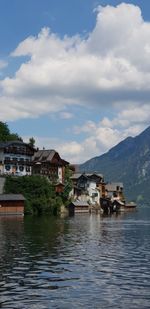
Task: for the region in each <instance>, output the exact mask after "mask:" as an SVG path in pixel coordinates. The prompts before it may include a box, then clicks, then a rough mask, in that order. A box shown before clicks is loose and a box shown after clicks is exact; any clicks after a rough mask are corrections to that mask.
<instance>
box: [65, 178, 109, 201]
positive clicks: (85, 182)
mask: <svg viewBox="0 0 150 309" xmlns="http://www.w3.org/2000/svg"><path fill="white" fill-rule="evenodd" d="M71 179H72V182H73V190H72V192H71V194H70V195H71V196H72V197H73V199H74V200H80V201H85V202H89V203H90V204H99V203H100V197H101V196H102V195H103V191H105V188H104V179H103V175H101V174H96V173H82V174H81V173H74V174H73V176H72V177H71Z"/></svg>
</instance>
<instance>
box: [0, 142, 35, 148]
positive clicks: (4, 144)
mask: <svg viewBox="0 0 150 309" xmlns="http://www.w3.org/2000/svg"><path fill="white" fill-rule="evenodd" d="M14 144H15V145H18V146H28V147H30V148H32V149H33V147H32V146H31V145H29V144H28V143H24V142H22V141H19V140H16V141H15V140H14V141H7V142H2V141H0V148H2V149H3V148H5V147H9V146H11V145H14Z"/></svg>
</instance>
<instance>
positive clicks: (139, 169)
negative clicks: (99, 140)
mask: <svg viewBox="0 0 150 309" xmlns="http://www.w3.org/2000/svg"><path fill="white" fill-rule="evenodd" d="M80 171H82V172H83V171H86V172H91V171H92V172H93V171H95V172H100V173H102V174H103V175H104V178H105V181H108V182H110V181H112V182H123V183H124V188H125V195H126V197H127V199H132V200H137V201H142V202H149V200H150V189H149V188H150V127H148V128H147V129H146V130H145V131H143V132H142V133H141V134H140V135H138V136H136V137H128V138H126V139H125V140H123V141H122V142H120V143H119V144H118V145H116V146H115V147H113V148H112V149H110V150H109V151H108V152H107V153H105V154H103V155H101V156H98V157H95V158H92V159H90V160H88V161H87V162H85V163H83V164H81V165H80Z"/></svg>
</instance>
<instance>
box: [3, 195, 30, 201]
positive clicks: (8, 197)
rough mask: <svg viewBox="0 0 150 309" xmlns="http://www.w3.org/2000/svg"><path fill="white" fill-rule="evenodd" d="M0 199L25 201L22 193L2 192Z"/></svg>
mask: <svg viewBox="0 0 150 309" xmlns="http://www.w3.org/2000/svg"><path fill="white" fill-rule="evenodd" d="M0 201H25V197H24V196H23V195H22V194H0Z"/></svg>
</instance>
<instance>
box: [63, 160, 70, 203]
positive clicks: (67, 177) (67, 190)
mask: <svg viewBox="0 0 150 309" xmlns="http://www.w3.org/2000/svg"><path fill="white" fill-rule="evenodd" d="M71 176H72V171H71V170H70V169H69V167H68V166H66V168H65V177H64V178H65V181H64V185H65V186H64V191H63V193H62V199H63V201H64V203H67V201H68V198H69V193H70V191H71V190H72V187H73V184H72V180H71V178H70V177H71Z"/></svg>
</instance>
